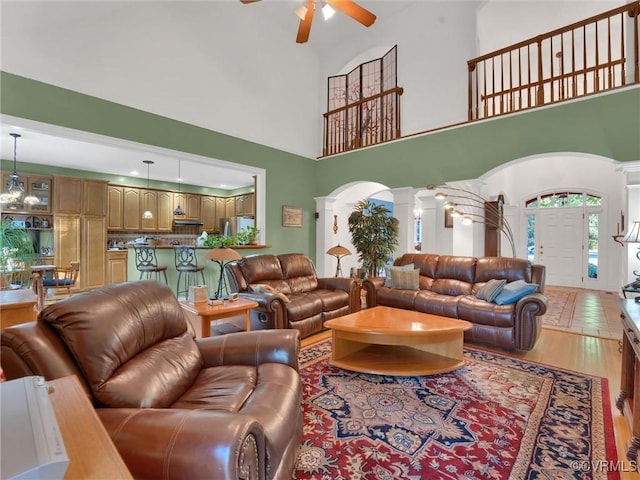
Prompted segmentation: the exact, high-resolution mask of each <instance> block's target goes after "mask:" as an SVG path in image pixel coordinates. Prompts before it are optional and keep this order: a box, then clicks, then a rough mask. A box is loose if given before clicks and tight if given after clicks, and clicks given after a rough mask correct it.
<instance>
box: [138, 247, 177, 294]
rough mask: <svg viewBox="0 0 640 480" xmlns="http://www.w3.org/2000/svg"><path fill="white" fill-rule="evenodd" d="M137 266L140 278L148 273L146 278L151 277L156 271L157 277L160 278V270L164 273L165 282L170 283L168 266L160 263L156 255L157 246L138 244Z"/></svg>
mask: <svg viewBox="0 0 640 480" xmlns="http://www.w3.org/2000/svg"><path fill="white" fill-rule="evenodd" d="M134 248H135V250H136V268H137V269H138V271H139V272H140V280H142V277H143V276H144V275H145V274H146V278H147V279H150V278H151V274H152V273H155V279H156V280H159V279H160V272H162V274H163V275H164V283H166V284H167V285H169V281H168V280H167V266H166V265H158V257H156V247H143V246H136V247H134Z"/></svg>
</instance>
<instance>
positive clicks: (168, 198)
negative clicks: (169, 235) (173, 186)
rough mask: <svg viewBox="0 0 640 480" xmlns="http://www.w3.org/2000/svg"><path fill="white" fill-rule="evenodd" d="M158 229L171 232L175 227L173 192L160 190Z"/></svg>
mask: <svg viewBox="0 0 640 480" xmlns="http://www.w3.org/2000/svg"><path fill="white" fill-rule="evenodd" d="M157 194H158V225H157V228H158V231H159V232H170V231H171V230H172V229H173V193H172V192H163V191H158V192H157Z"/></svg>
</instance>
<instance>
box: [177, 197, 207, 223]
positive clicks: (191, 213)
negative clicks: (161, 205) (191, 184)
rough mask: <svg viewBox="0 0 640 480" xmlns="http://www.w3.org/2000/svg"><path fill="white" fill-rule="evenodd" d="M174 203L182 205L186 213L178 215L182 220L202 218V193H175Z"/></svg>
mask: <svg viewBox="0 0 640 480" xmlns="http://www.w3.org/2000/svg"><path fill="white" fill-rule="evenodd" d="M173 204H174V205H175V206H178V205H180V206H181V207H182V210H184V215H182V216H176V217H175V218H176V219H181V220H200V195H195V194H192V193H174V194H173Z"/></svg>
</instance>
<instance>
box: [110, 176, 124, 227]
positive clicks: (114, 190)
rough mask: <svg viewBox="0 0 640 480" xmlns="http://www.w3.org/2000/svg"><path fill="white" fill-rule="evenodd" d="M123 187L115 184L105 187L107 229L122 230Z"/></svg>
mask: <svg viewBox="0 0 640 480" xmlns="http://www.w3.org/2000/svg"><path fill="white" fill-rule="evenodd" d="M123 208H124V189H123V187H118V186H116V185H109V187H108V188H107V230H122V229H123V228H124V224H123V218H122V215H123Z"/></svg>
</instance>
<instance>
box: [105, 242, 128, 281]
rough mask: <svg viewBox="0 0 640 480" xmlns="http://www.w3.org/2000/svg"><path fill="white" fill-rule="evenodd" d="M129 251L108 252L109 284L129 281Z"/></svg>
mask: <svg viewBox="0 0 640 480" xmlns="http://www.w3.org/2000/svg"><path fill="white" fill-rule="evenodd" d="M127 262H128V252H127V251H126V250H125V251H122V252H107V285H111V284H112V283H122V282H126V281H127V278H128V277H127V275H128V274H127V268H128V267H127Z"/></svg>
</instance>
